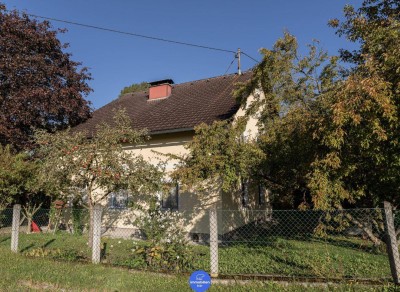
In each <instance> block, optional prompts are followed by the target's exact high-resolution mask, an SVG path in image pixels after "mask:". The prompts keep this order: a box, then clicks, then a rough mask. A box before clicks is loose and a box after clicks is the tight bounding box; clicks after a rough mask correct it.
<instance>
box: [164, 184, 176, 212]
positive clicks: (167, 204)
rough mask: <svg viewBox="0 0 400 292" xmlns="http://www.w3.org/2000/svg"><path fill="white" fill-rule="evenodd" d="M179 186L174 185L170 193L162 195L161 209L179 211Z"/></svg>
mask: <svg viewBox="0 0 400 292" xmlns="http://www.w3.org/2000/svg"><path fill="white" fill-rule="evenodd" d="M178 196H179V185H178V184H177V183H176V184H172V185H171V187H170V188H169V189H168V191H164V192H162V194H161V207H162V208H163V209H171V210H178V206H179V200H178Z"/></svg>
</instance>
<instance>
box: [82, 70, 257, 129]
mask: <svg viewBox="0 0 400 292" xmlns="http://www.w3.org/2000/svg"><path fill="white" fill-rule="evenodd" d="M250 77H251V72H245V73H243V74H242V75H240V76H239V75H237V74H232V75H226V76H219V77H214V78H209V79H202V80H197V81H192V82H186V83H181V84H176V85H173V86H172V94H171V96H169V97H168V98H165V99H159V100H151V101H149V100H148V91H146V92H145V91H143V92H136V93H128V94H125V95H123V96H121V97H120V98H118V99H116V100H114V101H112V102H110V103H109V104H107V105H105V106H103V107H102V108H100V109H98V110H96V111H94V113H93V117H92V118H90V119H89V120H87V121H86V122H85V123H83V124H81V125H79V126H77V127H75V129H74V130H78V131H81V130H84V131H87V132H88V134H89V135H91V134H92V133H93V132H94V131H95V127H96V125H97V124H99V123H101V122H106V123H109V124H112V121H113V119H112V118H113V114H114V113H113V110H114V109H119V108H125V109H126V111H127V113H128V115H129V116H130V117H131V119H132V121H133V127H134V128H137V129H143V128H146V129H147V130H148V131H149V133H150V134H156V133H157V132H158V133H160V132H174V131H178V130H185V129H186V130H189V129H193V127H194V126H196V125H198V124H200V123H202V122H204V123H207V124H211V123H212V122H213V121H216V120H225V119H229V118H231V117H232V116H233V115H234V114H235V113H236V112H237V110H238V109H239V105H238V104H237V102H236V101H235V98H234V97H233V95H232V91H233V89H234V84H235V83H237V82H245V81H247V80H248V79H249V78H250Z"/></svg>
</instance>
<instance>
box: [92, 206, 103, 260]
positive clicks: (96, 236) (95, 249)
mask: <svg viewBox="0 0 400 292" xmlns="http://www.w3.org/2000/svg"><path fill="white" fill-rule="evenodd" d="M101 213H102V208H101V206H100V205H96V206H94V210H93V228H92V230H93V241H92V243H93V244H92V263H93V264H98V263H100V255H101V246H100V245H101V242H100V241H101Z"/></svg>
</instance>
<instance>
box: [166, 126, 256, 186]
mask: <svg viewBox="0 0 400 292" xmlns="http://www.w3.org/2000/svg"><path fill="white" fill-rule="evenodd" d="M245 124H246V119H244V118H240V119H237V120H236V121H235V122H233V123H231V122H228V121H219V122H214V123H213V124H211V125H206V124H201V125H199V126H197V127H196V128H195V136H194V137H193V140H192V141H190V142H189V143H188V144H187V145H186V148H187V149H188V150H189V154H187V155H184V156H181V157H178V156H173V158H178V159H179V161H180V163H179V165H178V167H177V168H176V170H175V171H174V172H173V173H172V174H171V177H172V178H174V179H176V180H179V181H180V182H181V183H182V185H183V186H187V187H189V188H195V189H196V190H197V191H199V190H207V191H210V190H211V191H213V190H218V191H219V190H221V189H222V190H224V191H230V190H232V189H237V188H238V187H239V186H240V184H241V183H242V182H243V181H247V180H249V179H250V177H251V174H252V173H253V172H254V169H253V168H254V167H255V166H256V165H257V164H258V161H259V160H260V159H262V158H263V153H262V152H261V151H260V150H259V148H258V146H257V144H256V141H254V140H251V139H249V140H248V141H247V142H244V139H243V131H244V129H245Z"/></svg>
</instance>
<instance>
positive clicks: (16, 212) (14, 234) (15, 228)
mask: <svg viewBox="0 0 400 292" xmlns="http://www.w3.org/2000/svg"><path fill="white" fill-rule="evenodd" d="M20 219H21V205H19V204H16V205H14V207H13V219H12V227H11V251H12V252H18V236H19V221H20Z"/></svg>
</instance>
